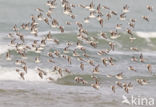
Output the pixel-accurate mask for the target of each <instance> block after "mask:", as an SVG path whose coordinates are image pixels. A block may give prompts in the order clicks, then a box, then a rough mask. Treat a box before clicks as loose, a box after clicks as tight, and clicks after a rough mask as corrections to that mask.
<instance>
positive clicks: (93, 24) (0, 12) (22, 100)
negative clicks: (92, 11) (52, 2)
mask: <svg viewBox="0 0 156 107" xmlns="http://www.w3.org/2000/svg"><path fill="white" fill-rule="evenodd" d="M67 1H69V3H71V4H75V5H79V4H82V5H89V4H90V3H91V2H93V3H94V4H95V6H97V5H98V4H101V6H102V5H103V6H107V7H109V8H110V9H111V10H113V11H115V12H117V14H118V15H117V16H112V18H111V19H110V20H107V18H106V16H103V19H104V25H103V28H101V26H100V24H99V23H98V21H97V20H96V19H90V23H88V24H83V27H84V29H86V30H87V31H88V33H89V34H88V36H89V37H95V38H97V43H98V45H97V48H93V47H91V46H90V45H88V44H86V43H84V44H83V46H84V47H85V48H86V51H87V54H88V55H89V59H92V60H94V64H95V65H98V64H99V71H100V72H99V73H98V74H95V75H96V76H97V77H98V80H99V84H100V88H99V89H98V90H97V89H94V88H93V87H91V85H90V84H92V83H94V81H93V80H92V79H91V75H92V72H93V71H92V70H93V68H94V67H93V66H91V65H89V64H88V63H87V62H83V63H84V71H81V69H80V62H81V61H78V60H77V59H76V58H75V57H73V55H72V50H74V49H75V47H76V42H77V34H78V28H77V26H76V24H75V22H81V23H83V19H84V18H85V17H87V16H88V15H89V11H88V10H87V9H82V8H80V7H75V8H72V12H73V14H74V15H75V19H72V18H71V17H69V16H67V15H64V14H63V8H62V5H61V0H56V4H57V7H56V8H55V9H54V10H53V11H52V14H51V15H52V18H55V19H57V20H58V21H59V24H60V25H62V26H63V27H64V29H65V32H64V33H61V32H60V31H59V30H58V29H56V28H52V27H50V26H48V25H47V24H45V23H44V22H39V21H38V23H39V24H38V26H39V29H38V36H37V37H35V36H33V35H32V34H30V33H29V32H25V31H23V30H21V31H20V32H21V33H23V34H24V37H25V41H26V44H28V45H31V43H32V41H33V40H40V39H41V38H43V36H44V35H46V34H48V32H49V31H50V32H51V33H52V35H53V38H55V39H58V40H59V42H60V43H59V44H58V45H56V44H54V43H52V42H48V43H47V46H46V47H45V48H44V49H43V51H42V52H41V53H40V55H39V54H37V53H35V52H33V51H28V52H27V53H26V55H27V59H23V60H25V61H26V63H27V66H28V73H27V74H25V80H23V79H21V77H20V76H19V74H18V73H17V72H16V68H17V65H16V64H15V60H16V59H20V57H19V55H18V54H17V53H16V51H15V48H14V47H12V46H10V38H8V34H9V33H12V32H13V30H12V28H13V26H14V25H15V24H16V25H17V26H18V27H19V26H20V25H21V24H23V23H28V22H31V18H30V16H31V15H38V12H37V11H35V9H36V8H40V9H43V10H44V11H45V12H47V10H48V6H47V5H46V2H47V1H46V0H0V107H150V106H152V107H156V0H67ZM125 5H128V7H129V12H128V13H126V20H124V21H121V20H120V17H119V14H121V13H122V8H123V6H125ZM147 5H150V6H152V7H153V12H150V11H149V10H147V8H146V6H147ZM108 12H109V11H107V10H104V11H103V13H104V14H105V15H106V14H107V13H108ZM142 16H148V17H149V22H147V21H145V20H143V18H142ZM131 18H135V19H136V24H135V28H134V29H133V31H132V32H133V35H134V37H135V38H136V40H134V41H133V43H131V42H130V41H129V37H130V35H129V34H128V33H127V31H126V30H127V28H130V27H129V25H128V23H129V20H130V19H131ZM66 21H69V22H71V23H72V24H71V25H70V26H69V25H66ZM116 24H122V29H121V30H119V34H120V37H119V38H117V39H111V38H109V41H111V42H113V43H115V50H114V51H110V52H109V53H108V54H104V55H101V56H99V55H97V52H98V51H99V50H105V49H107V48H110V47H109V45H108V41H107V40H104V39H102V38H101V37H100V36H99V35H100V32H106V33H107V34H108V35H109V32H110V31H115V26H116ZM67 42H71V43H73V45H72V46H71V47H70V48H69V53H68V55H69V56H71V60H72V64H69V63H68V62H67V60H64V59H63V58H59V57H55V58H54V61H55V63H49V62H48V56H47V53H48V52H54V50H58V51H59V52H61V53H62V54H63V49H64V48H65V46H66V43H67ZM130 47H136V48H137V49H138V51H132V50H130ZM8 50H9V52H10V54H11V59H12V60H11V61H7V60H6V58H5V56H6V53H7V52H8ZM78 53H79V54H80V56H82V53H81V52H78ZM141 54H142V55H143V57H144V59H145V61H144V62H143V63H142V62H140V61H139V60H138V61H137V62H133V61H131V57H132V56H135V57H136V58H138V59H139V56H140V55H141ZM37 55H39V57H40V60H41V62H40V63H37V64H36V63H35V62H34V60H35V57H36V56H37ZM82 57H83V56H82ZM104 57H106V58H107V57H112V58H113V63H114V65H113V66H112V65H108V66H104V65H103V64H102V61H101V58H104ZM83 58H84V57H83ZM147 64H151V66H152V73H150V72H148V70H147ZM54 66H59V67H62V68H67V69H69V70H70V72H71V73H64V75H63V76H62V77H61V76H60V75H59V74H58V73H57V72H55V73H54V72H53V67H54ZM129 66H133V67H134V68H135V69H136V72H134V71H130V70H128V67H129ZM38 67H39V68H41V69H43V70H45V71H46V72H47V73H48V75H49V76H51V77H52V78H53V79H54V80H53V81H49V80H47V78H44V79H41V78H40V77H39V76H38V74H37V71H36V68H38ZM121 72H122V73H123V77H124V79H123V80H117V79H116V78H115V77H114V75H116V74H118V73H121ZM107 75H113V76H112V77H111V78H108V77H107ZM76 76H77V77H82V78H83V79H84V80H86V81H88V84H87V85H83V84H81V83H77V82H76V81H75V80H74V78H75V77H76ZM136 79H145V80H147V81H148V84H146V85H143V86H142V85H139V84H138V83H137V81H136ZM116 81H120V82H122V83H129V82H131V83H132V84H133V89H131V90H129V93H126V92H125V91H124V90H123V89H121V88H120V87H118V86H116V85H115V83H116ZM113 85H115V87H116V90H115V93H114V92H113V91H112V88H111V86H113ZM125 97H126V98H127V99H128V100H129V102H130V103H126V104H124V103H123V100H124V98H125ZM132 97H135V98H136V100H137V101H136V102H135V103H134V102H133V101H131V100H132V99H131V98H132ZM142 98H146V99H147V100H148V101H149V100H150V98H151V99H154V100H155V104H151V103H149V102H148V103H147V104H144V103H143V104H142V105H141V103H139V101H141V99H142Z"/></svg>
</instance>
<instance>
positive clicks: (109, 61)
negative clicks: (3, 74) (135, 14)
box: [6, 0, 153, 93]
mask: <svg viewBox="0 0 156 107" xmlns="http://www.w3.org/2000/svg"><path fill="white" fill-rule="evenodd" d="M46 5H47V6H48V10H42V9H40V8H37V9H35V11H37V14H38V15H32V16H31V22H29V23H23V24H22V25H21V26H19V27H18V26H17V25H14V27H13V31H14V32H12V33H9V34H8V37H9V38H10V39H11V42H10V45H11V46H13V47H15V50H16V52H17V54H18V55H19V56H20V57H21V59H16V62H15V64H16V65H17V68H16V72H17V73H18V74H19V76H20V77H21V78H22V79H23V80H25V74H27V73H28V66H27V63H26V60H27V56H26V54H27V52H28V51H34V52H35V53H39V54H40V53H41V52H42V50H43V49H45V48H46V45H47V42H53V43H55V44H56V45H59V43H60V41H59V40H58V39H56V38H53V36H52V34H51V32H50V31H49V33H47V34H46V35H43V38H42V39H41V40H40V41H38V40H34V41H33V43H32V44H31V45H28V44H26V39H25V35H24V34H22V33H21V32H20V30H25V31H27V32H30V34H31V35H32V36H33V35H34V37H36V38H37V37H38V27H39V22H44V23H45V24H46V25H48V26H50V27H51V28H55V29H58V30H59V31H60V32H61V33H63V32H64V31H65V30H64V26H61V25H60V23H59V21H58V20H57V19H55V18H53V14H54V13H53V11H54V9H55V8H57V3H56V0H49V1H47V3H46ZM61 6H62V8H63V13H64V15H67V16H69V17H71V19H72V20H73V21H72V22H70V21H66V25H67V26H70V25H74V24H75V26H77V29H78V33H77V42H76V43H72V42H70V41H68V42H67V43H66V47H65V48H64V49H63V53H61V52H59V51H58V50H54V51H53V52H48V53H47V56H48V57H49V60H48V62H47V63H55V57H58V58H63V59H65V60H67V62H68V64H70V65H71V64H72V58H76V59H78V61H79V62H80V65H78V66H79V67H80V70H81V71H84V68H85V63H88V64H89V66H92V67H93V70H92V75H91V78H92V79H93V81H94V83H92V84H90V85H91V86H92V87H93V88H95V89H99V88H100V83H99V81H98V78H97V76H96V75H95V74H97V73H99V72H100V71H99V67H100V65H99V64H98V65H96V64H95V62H94V60H93V59H91V58H90V56H89V54H88V53H87V52H86V50H87V49H86V48H85V46H83V43H87V44H88V45H89V46H90V47H92V48H97V47H98V45H97V44H98V42H97V38H98V37H89V36H88V35H89V33H88V31H87V30H86V29H85V28H84V27H83V24H88V23H91V22H90V19H94V20H97V23H98V24H99V26H100V27H101V28H103V27H104V22H105V20H110V19H111V18H112V17H114V16H116V17H118V18H119V20H121V21H124V20H126V18H127V17H126V15H127V13H128V12H129V6H128V4H126V5H124V6H123V8H122V11H121V14H119V13H117V12H116V11H114V10H112V9H111V8H109V7H107V6H105V5H101V4H98V5H97V6H95V4H94V2H93V1H92V2H91V3H90V4H88V5H83V4H71V3H70V2H69V1H68V0H62V1H61ZM73 8H82V9H85V10H87V11H88V12H89V16H88V17H85V18H84V20H83V21H82V22H80V21H75V19H76V15H74V13H73V10H72V9H73ZM146 8H147V10H149V12H152V11H153V7H152V6H150V5H147V7H146ZM103 11H106V12H105V13H104V12H103ZM104 17H105V18H104ZM142 19H143V20H145V21H147V22H149V21H150V19H149V17H148V16H142ZM136 21H137V20H136V19H135V18H131V19H130V20H129V23H128V27H127V28H126V32H127V33H128V34H129V36H130V37H129V40H130V43H133V41H135V39H136V38H135V37H134V33H133V30H134V29H135V22H136ZM73 22H74V23H73ZM122 27H123V26H122V24H120V23H119V24H117V25H116V26H115V30H114V31H110V32H109V35H108V33H105V32H103V31H102V32H101V33H100V38H101V39H103V40H104V41H107V40H108V38H109V39H113V40H114V39H116V38H119V37H120V34H119V32H118V30H120V29H122ZM74 45H75V49H74V50H73V51H72V56H69V55H67V54H66V53H69V51H68V49H69V47H71V46H74ZM108 46H109V47H108V49H99V51H98V52H97V55H99V56H101V63H103V65H104V66H107V65H112V66H113V65H114V59H113V58H112V57H109V58H106V57H103V55H105V54H109V52H111V51H114V49H115V43H114V42H112V41H109V42H108ZM77 50H79V51H81V52H82V53H83V54H82V56H81V55H80V54H79V53H78V52H77ZM130 50H131V51H139V50H138V49H137V48H135V47H130ZM6 60H8V61H10V60H12V55H11V54H10V50H9V51H8V52H7V53H6ZM131 61H135V62H142V63H144V62H145V59H144V57H143V54H140V56H139V59H138V58H137V57H135V56H132V58H131ZM34 63H41V62H40V57H39V56H36V57H35V61H34ZM99 63H100V62H99ZM128 69H129V70H131V71H134V72H136V69H135V67H133V66H129V67H128ZM146 69H147V71H148V72H150V73H152V65H151V64H147V68H146ZM53 71H56V72H58V74H59V75H60V76H61V77H62V76H63V72H67V73H71V71H70V70H69V69H67V68H65V69H64V68H62V67H60V66H54V68H53ZM35 72H36V73H37V74H38V76H39V77H40V78H41V79H43V78H47V79H48V80H53V78H52V77H50V76H49V77H47V72H46V71H45V70H43V69H42V68H39V67H38V68H36V70H35ZM107 77H108V78H111V77H115V78H116V79H118V80H122V79H123V72H121V73H118V74H116V75H107ZM74 80H75V81H76V82H77V83H82V84H84V85H88V84H89V83H88V82H87V81H86V80H85V79H83V78H82V77H80V76H76V77H75V78H74ZM136 81H137V83H138V84H140V85H144V84H147V83H148V81H147V80H145V79H136ZM116 87H120V88H122V89H124V90H125V92H126V93H128V92H129V89H132V88H133V84H132V83H131V82H129V83H122V82H120V81H116V83H115V85H113V86H111V89H112V91H113V92H114V93H115V89H116Z"/></svg>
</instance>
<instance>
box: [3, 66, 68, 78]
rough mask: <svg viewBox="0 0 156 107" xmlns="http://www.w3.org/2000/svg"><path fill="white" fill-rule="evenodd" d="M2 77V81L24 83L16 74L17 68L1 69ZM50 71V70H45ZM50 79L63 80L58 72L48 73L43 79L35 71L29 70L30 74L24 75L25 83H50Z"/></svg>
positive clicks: (64, 74)
mask: <svg viewBox="0 0 156 107" xmlns="http://www.w3.org/2000/svg"><path fill="white" fill-rule="evenodd" d="M0 71H1V75H0V80H15V81H23V79H22V78H21V77H20V75H19V73H18V72H16V69H15V68H4V67H0ZM45 71H48V70H45ZM63 76H66V73H63ZM48 77H51V78H52V79H53V80H54V81H56V80H57V79H59V78H62V77H61V76H60V74H59V73H58V72H57V71H56V72H50V71H48V72H47V75H46V76H44V78H43V79H41V78H40V77H39V75H38V73H37V71H36V70H35V69H28V73H27V74H25V75H24V78H25V80H24V81H49V80H48Z"/></svg>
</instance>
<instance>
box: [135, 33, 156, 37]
mask: <svg viewBox="0 0 156 107" xmlns="http://www.w3.org/2000/svg"><path fill="white" fill-rule="evenodd" d="M136 35H137V36H139V37H141V38H145V39H147V38H156V32H136Z"/></svg>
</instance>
